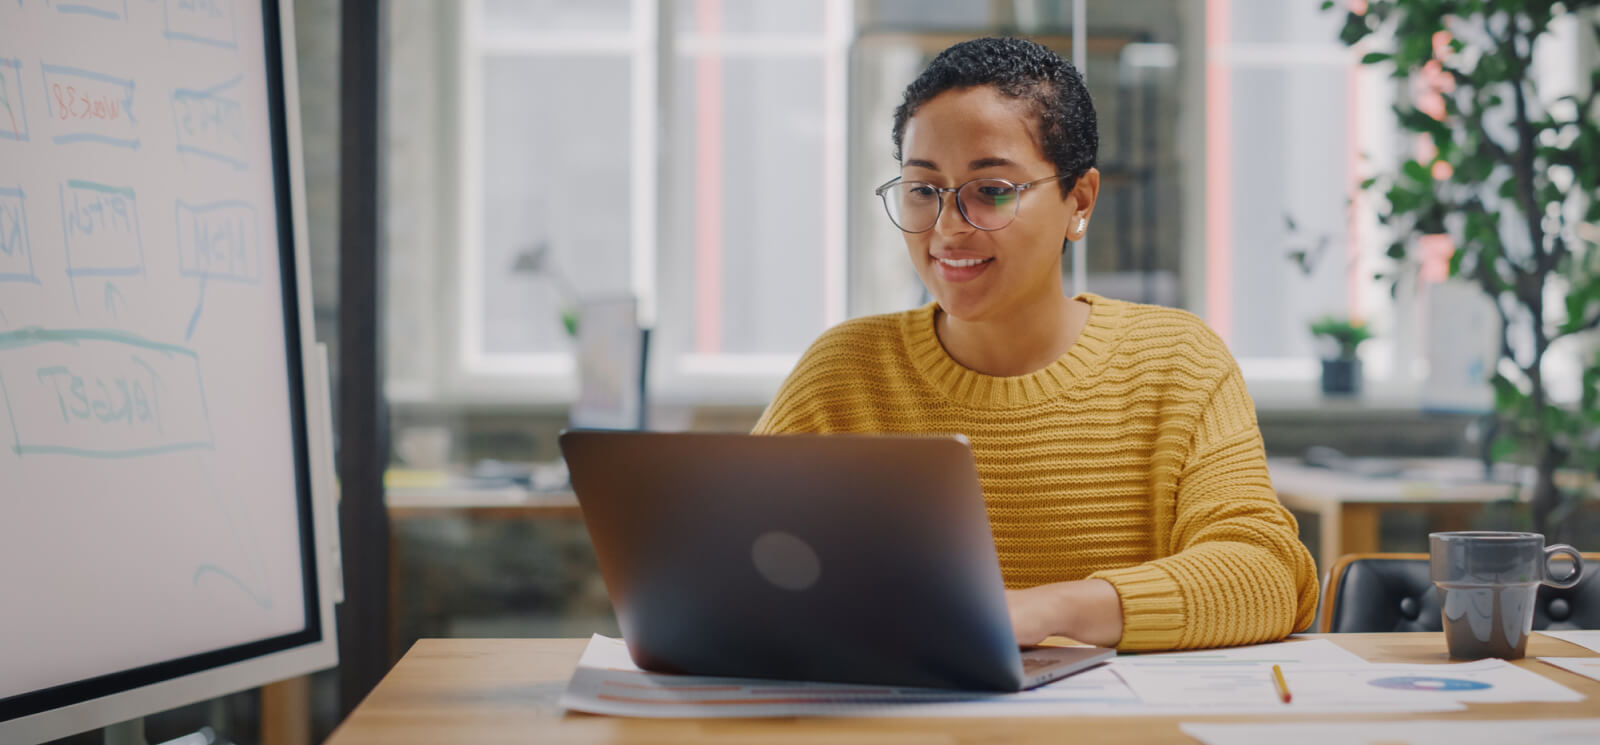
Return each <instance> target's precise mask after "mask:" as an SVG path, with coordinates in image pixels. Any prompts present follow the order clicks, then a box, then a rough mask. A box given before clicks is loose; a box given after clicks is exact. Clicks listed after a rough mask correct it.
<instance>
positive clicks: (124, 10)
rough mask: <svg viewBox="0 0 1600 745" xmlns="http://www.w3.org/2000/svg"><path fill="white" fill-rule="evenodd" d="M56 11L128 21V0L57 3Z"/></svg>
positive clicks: (85, 0) (87, 0)
mask: <svg viewBox="0 0 1600 745" xmlns="http://www.w3.org/2000/svg"><path fill="white" fill-rule="evenodd" d="M56 10H58V11H60V12H62V13H76V14H80V15H86V16H94V17H96V18H104V19H107V20H111V21H125V20H128V3H127V0H98V1H96V0H77V2H73V3H56Z"/></svg>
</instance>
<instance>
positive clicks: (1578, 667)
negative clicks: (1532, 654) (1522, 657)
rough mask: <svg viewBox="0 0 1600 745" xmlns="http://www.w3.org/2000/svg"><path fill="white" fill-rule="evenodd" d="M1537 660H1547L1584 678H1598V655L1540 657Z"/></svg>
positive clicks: (1599, 677) (1599, 674) (1599, 658)
mask: <svg viewBox="0 0 1600 745" xmlns="http://www.w3.org/2000/svg"><path fill="white" fill-rule="evenodd" d="M1539 661H1540V662H1548V663H1550V664H1552V665H1555V666H1556V667H1559V668H1561V669H1562V670H1566V671H1569V672H1574V673H1577V674H1579V675H1582V676H1583V677H1585V678H1593V679H1595V680H1600V657H1540V658H1539Z"/></svg>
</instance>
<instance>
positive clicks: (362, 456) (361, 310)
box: [338, 0, 390, 719]
mask: <svg viewBox="0 0 1600 745" xmlns="http://www.w3.org/2000/svg"><path fill="white" fill-rule="evenodd" d="M341 16H342V17H341V23H342V28H341V31H340V36H341V43H340V52H339V58H340V71H339V88H340V90H339V98H340V105H339V145H340V148H339V149H340V155H339V404H338V407H339V454H338V463H339V480H340V490H341V495H342V500H341V502H340V505H339V537H340V541H341V545H342V546H343V548H344V588H345V598H344V604H343V605H341V606H339V713H340V719H343V718H344V717H346V716H348V715H349V714H350V712H351V710H353V709H355V707H356V704H358V703H360V702H361V699H363V698H365V697H366V695H367V693H368V692H370V691H371V690H372V689H373V687H374V686H376V685H377V684H378V681H379V680H380V679H382V677H383V675H384V673H386V672H388V671H389V663H390V660H389V635H388V628H389V618H388V616H389V580H388V572H389V570H388V562H389V523H388V514H387V512H386V511H385V509H384V504H383V469H384V463H385V460H386V456H387V453H386V452H385V449H384V448H383V443H384V442H386V441H387V439H388V437H387V436H386V433H385V432H384V431H383V429H384V427H385V426H386V424H385V421H384V417H383V369H382V365H381V359H382V358H381V356H380V355H381V351H382V350H381V349H380V339H381V336H382V335H381V334H380V333H379V329H378V319H379V318H380V315H379V310H380V308H381V307H382V306H381V303H380V300H381V294H380V288H381V279H382V277H383V273H382V271H381V268H382V261H381V258H382V253H381V251H380V247H381V244H380V236H381V234H382V231H381V225H380V222H379V220H380V214H379V213H380V207H381V205H382V199H381V193H380V192H381V187H382V184H383V180H382V168H381V165H382V161H381V158H380V154H379V147H380V145H381V143H382V141H383V137H382V130H383V128H382V126H381V125H382V121H381V118H380V117H381V115H382V112H383V106H382V96H381V95H380V92H381V90H382V74H383V44H382V38H383V15H382V8H381V3H380V2H379V0H344V2H343V8H342V14H341Z"/></svg>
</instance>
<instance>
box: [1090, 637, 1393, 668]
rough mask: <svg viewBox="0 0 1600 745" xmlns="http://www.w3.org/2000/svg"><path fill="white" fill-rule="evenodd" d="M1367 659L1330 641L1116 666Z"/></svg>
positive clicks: (1158, 657) (1127, 658) (1124, 661)
mask: <svg viewBox="0 0 1600 745" xmlns="http://www.w3.org/2000/svg"><path fill="white" fill-rule="evenodd" d="M1365 662H1366V659H1365V658H1363V657H1362V656H1361V655H1358V654H1356V653H1355V652H1352V651H1350V650H1348V649H1345V648H1344V647H1341V646H1339V645H1337V644H1334V643H1333V642H1331V641H1328V640H1327V639H1295V638H1290V639H1288V640H1287V641H1281V642H1274V643H1272V644H1253V645H1251V646H1248V647H1228V648H1225V649H1196V650H1193V651H1189V652H1161V653H1157V654H1130V655H1118V656H1117V661H1116V666H1117V667H1119V668H1120V667H1126V666H1136V667H1174V666H1175V667H1191V666H1195V665H1265V666H1266V669H1268V670H1271V669H1272V666H1273V665H1310V664H1319V665H1360V664H1362V663H1365Z"/></svg>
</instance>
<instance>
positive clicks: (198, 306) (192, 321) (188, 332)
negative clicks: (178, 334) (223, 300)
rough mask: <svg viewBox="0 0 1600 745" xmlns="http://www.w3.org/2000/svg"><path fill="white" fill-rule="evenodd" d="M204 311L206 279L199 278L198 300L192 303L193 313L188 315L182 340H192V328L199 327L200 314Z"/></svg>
mask: <svg viewBox="0 0 1600 745" xmlns="http://www.w3.org/2000/svg"><path fill="white" fill-rule="evenodd" d="M205 309H206V277H204V276H202V277H201V278H200V299H198V300H196V301H195V302H194V312H193V313H190V314H189V327H188V328H186V329H184V331H183V340H184V341H189V340H190V339H193V338H194V327H196V326H199V325H200V312H201V311H203V310H205Z"/></svg>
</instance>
